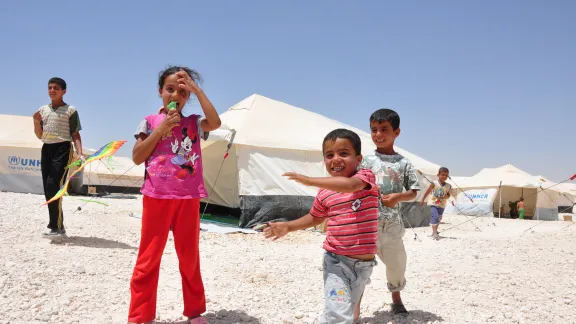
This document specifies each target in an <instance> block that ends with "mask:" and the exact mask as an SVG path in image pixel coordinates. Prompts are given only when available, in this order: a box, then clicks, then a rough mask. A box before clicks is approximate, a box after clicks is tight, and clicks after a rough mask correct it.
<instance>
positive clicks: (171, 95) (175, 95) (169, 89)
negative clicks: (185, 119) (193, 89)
mask: <svg viewBox="0 0 576 324" xmlns="http://www.w3.org/2000/svg"><path fill="white" fill-rule="evenodd" d="M178 78H179V77H178V76H177V75H176V74H171V75H169V76H167V77H166V79H165V80H164V87H162V89H159V90H158V91H159V92H160V96H161V97H162V104H163V105H164V107H167V106H168V104H169V103H170V102H171V101H175V102H176V110H177V111H178V112H179V113H181V112H182V109H184V105H185V104H186V102H188V99H190V92H189V91H188V90H185V89H182V88H181V87H180V84H181V83H179V82H178Z"/></svg>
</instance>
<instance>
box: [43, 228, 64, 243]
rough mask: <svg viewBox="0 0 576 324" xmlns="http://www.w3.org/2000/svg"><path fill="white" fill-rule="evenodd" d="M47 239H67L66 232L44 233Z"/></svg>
mask: <svg viewBox="0 0 576 324" xmlns="http://www.w3.org/2000/svg"><path fill="white" fill-rule="evenodd" d="M43 236H44V237H45V238H48V239H51V240H54V239H60V238H63V237H66V230H64V229H62V230H53V229H52V230H49V231H48V232H46V233H44V235H43Z"/></svg>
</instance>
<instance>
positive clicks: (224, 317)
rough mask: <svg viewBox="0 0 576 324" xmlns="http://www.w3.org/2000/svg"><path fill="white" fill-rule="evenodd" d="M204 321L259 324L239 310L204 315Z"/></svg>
mask: <svg viewBox="0 0 576 324" xmlns="http://www.w3.org/2000/svg"><path fill="white" fill-rule="evenodd" d="M205 317H206V319H207V320H208V322H210V324H237V323H250V324H261V322H260V320H259V319H257V318H256V317H253V316H250V315H248V314H246V313H245V312H243V311H241V310H226V309H221V310H219V311H217V312H216V313H206V315H205ZM154 323H155V324H186V323H188V322H187V321H176V322H174V321H163V322H162V321H161V322H154Z"/></svg>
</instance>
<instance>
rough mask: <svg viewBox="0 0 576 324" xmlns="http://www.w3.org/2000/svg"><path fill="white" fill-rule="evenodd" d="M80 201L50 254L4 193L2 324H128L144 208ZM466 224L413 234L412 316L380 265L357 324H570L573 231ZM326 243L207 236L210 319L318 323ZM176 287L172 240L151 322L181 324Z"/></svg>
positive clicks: (574, 287) (574, 299)
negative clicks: (402, 309) (396, 299)
mask: <svg viewBox="0 0 576 324" xmlns="http://www.w3.org/2000/svg"><path fill="white" fill-rule="evenodd" d="M78 199H79V198H76V197H66V198H65V199H64V204H63V205H64V210H65V224H66V226H67V231H68V236H69V238H68V239H67V240H65V241H64V242H63V243H60V244H54V243H51V242H50V241H48V240H46V239H43V238H42V237H41V233H42V232H43V231H45V228H46V225H47V221H48V215H47V209H46V207H40V204H41V202H42V201H43V197H42V196H38V195H26V194H15V193H0V204H1V205H0V234H1V235H0V256H1V257H0V314H2V316H0V323H125V322H126V319H127V310H128V303H129V297H130V296H129V281H130V276H131V274H132V269H133V266H134V263H135V260H136V255H137V251H138V250H137V249H138V244H139V232H140V219H138V218H135V217H130V216H131V215H139V214H140V212H141V198H140V197H139V199H137V200H112V199H109V200H105V201H106V202H107V203H109V204H110V205H109V206H103V205H99V204H95V203H88V204H85V203H83V202H81V201H79V200H78ZM102 201H104V200H102ZM79 205H83V207H82V210H81V211H76V212H74V211H75V210H76V208H77V207H78V206H79ZM464 221H466V218H465V217H463V216H453V215H445V217H444V222H445V223H447V224H443V225H441V227H440V232H441V235H442V236H444V238H443V239H442V240H440V241H434V240H432V239H431V238H430V237H427V234H428V233H429V229H428V228H418V229H416V230H415V232H416V233H417V235H418V238H419V240H414V232H413V231H412V230H411V229H410V228H408V229H407V231H406V235H405V237H404V240H405V244H406V250H407V253H408V269H407V273H406V276H407V281H408V284H407V287H406V289H405V290H404V292H403V299H404V302H405V304H406V306H407V308H408V309H409V310H410V311H411V314H410V315H409V316H407V317H401V316H396V317H394V316H391V315H390V314H389V313H387V310H388V306H387V303H390V302H391V299H390V295H389V293H388V292H387V290H386V279H385V278H386V277H385V267H384V266H383V264H379V265H378V266H377V267H376V268H375V270H374V274H373V276H372V283H371V284H370V285H369V286H368V288H367V291H366V293H365V296H364V300H363V306H362V317H361V320H360V323H440V322H445V323H575V321H576V307H575V306H576V270H575V265H576V261H575V260H576V258H575V256H576V255H575V253H576V244H575V243H574V242H575V241H576V225H574V224H573V223H569V222H561V221H558V222H543V223H540V222H537V221H527V220H524V221H522V220H510V219H488V218H480V219H476V220H474V221H473V222H468V223H465V224H463V225H461V226H459V227H456V228H454V229H449V230H447V231H445V232H444V231H443V230H446V229H448V228H449V227H451V226H454V225H456V224H459V223H462V222H464ZM492 223H495V226H494V225H493V224H492ZM571 224H572V225H571ZM474 225H476V226H478V228H479V229H480V231H476V230H475V226H474ZM534 225H537V226H536V227H534V228H532V229H530V230H526V229H528V228H529V227H531V226H534ZM322 240H323V235H322V234H320V233H317V232H313V231H301V232H298V233H291V234H289V236H288V237H286V238H283V239H281V240H279V241H276V242H270V241H266V240H265V239H264V238H263V237H262V235H259V234H227V235H223V234H215V233H206V232H203V233H202V234H201V242H200V248H201V263H202V273H203V278H204V283H205V288H206V294H207V298H208V305H207V307H208V313H207V318H208V319H209V320H210V321H211V323H314V320H315V319H316V318H317V315H318V313H319V311H320V310H321V309H322V303H323V299H322V271H321V261H322V252H323V250H322V248H321V247H322ZM180 285H181V281H180V275H179V272H178V263H177V258H176V254H175V250H174V242H173V240H172V238H171V237H170V239H169V242H168V244H167V247H166V250H165V253H164V257H163V261H162V267H161V273H160V283H159V289H158V307H157V308H158V309H157V322H158V323H177V322H179V321H182V320H183V318H182V293H181V286H180Z"/></svg>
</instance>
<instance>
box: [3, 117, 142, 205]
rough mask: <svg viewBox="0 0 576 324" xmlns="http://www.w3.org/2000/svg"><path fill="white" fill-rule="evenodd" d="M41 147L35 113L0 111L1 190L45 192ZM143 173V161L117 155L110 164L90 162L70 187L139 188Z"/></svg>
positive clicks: (85, 150)
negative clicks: (18, 114) (5, 113)
mask: <svg viewBox="0 0 576 324" xmlns="http://www.w3.org/2000/svg"><path fill="white" fill-rule="evenodd" d="M103 144H105V143H103ZM41 150H42V142H41V141H40V140H39V139H38V138H36V135H35V134H34V122H33V119H32V116H17V115H0V191H11V192H23V193H35V194H43V193H44V190H43V188H42V172H41V169H40V156H41ZM83 151H84V155H85V156H86V157H87V156H89V155H90V154H92V153H93V152H94V150H91V149H86V148H84V149H83ZM110 166H111V167H112V168H111V169H110V168H109V167H110ZM71 170H74V168H72V169H71ZM143 177H144V167H143V166H142V165H141V166H135V165H134V163H132V161H131V160H130V159H128V158H123V157H116V156H115V157H113V158H112V159H111V162H110V165H108V163H107V161H104V162H99V161H98V162H93V163H91V164H88V165H87V166H86V167H85V169H84V171H82V172H79V174H78V180H76V179H75V181H72V182H71V186H70V190H69V191H70V192H78V191H80V190H81V187H82V186H84V188H85V186H87V185H91V186H93V185H94V186H114V187H121V188H125V187H134V188H138V187H140V186H141V184H142V179H143ZM75 178H76V177H75ZM80 179H82V180H83V181H79V180H80ZM83 191H85V190H83Z"/></svg>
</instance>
